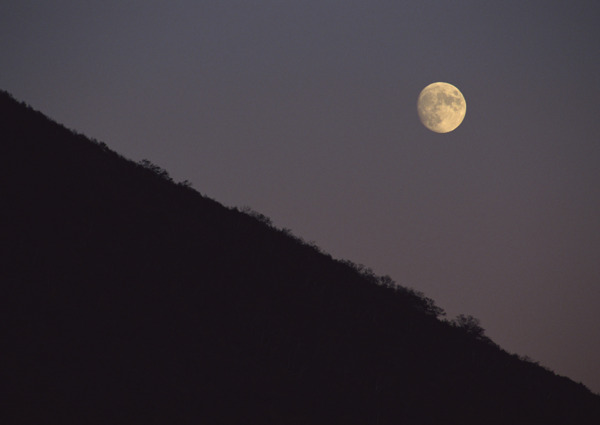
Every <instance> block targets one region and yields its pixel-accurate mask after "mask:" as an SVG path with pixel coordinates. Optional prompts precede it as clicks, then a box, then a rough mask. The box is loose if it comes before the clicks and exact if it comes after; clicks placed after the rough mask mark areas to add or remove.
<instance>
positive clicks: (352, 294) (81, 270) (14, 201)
mask: <svg viewBox="0 0 600 425" xmlns="http://www.w3.org/2000/svg"><path fill="white" fill-rule="evenodd" d="M0 242H1V243H0V282H1V286H0V296H1V298H0V299H1V301H0V302H1V305H0V307H1V312H0V327H1V328H0V330H1V335H0V336H1V349H0V394H1V396H0V405H1V406H2V407H1V409H0V415H2V418H0V423H3V424H67V423H73V424H232V425H233V424H235V425H240V424H310V425H313V424H345V425H347V424H390V425H391V424H393V425H398V424H456V425H459V424H460V425H469V424H473V425H475V424H476V425H482V424H485V425H493V424H503V425H506V424H511V425H514V424H519V425H526V424H544V425H551V424H564V425H574V424H578V425H581V424H594V425H596V424H599V423H600V397H598V396H596V395H594V394H592V393H591V392H590V391H588V390H587V389H586V388H585V387H584V386H583V385H581V384H576V383H574V382H573V381H571V380H569V379H567V378H563V377H559V376H556V375H555V374H554V373H552V372H551V371H548V370H546V369H544V368H542V367H540V366H537V365H535V364H533V363H531V362H528V361H523V360H521V359H520V358H519V357H518V356H515V355H510V354H508V353H506V352H505V351H503V350H502V349H500V348H499V347H498V346H496V345H495V344H494V343H492V342H491V341H490V340H489V339H487V338H485V337H484V336H483V335H482V334H481V332H480V331H481V329H479V328H477V327H476V326H472V325H473V324H472V323H471V324H469V323H465V324H463V325H461V326H457V325H456V324H454V325H452V324H450V323H447V322H445V321H443V320H440V319H439V317H438V316H439V314H440V310H439V309H438V308H436V307H435V306H434V305H433V303H432V302H431V301H430V300H428V299H427V298H424V297H422V296H420V295H419V294H417V293H414V292H412V291H410V290H407V289H404V288H402V287H395V286H394V285H392V284H390V282H389V280H388V279H387V278H377V277H375V276H373V275H372V273H370V272H368V271H365V270H361V268H359V267H356V266H354V265H352V264H351V263H347V262H340V261H335V260H333V259H332V258H331V257H330V256H328V255H326V254H323V253H321V252H319V250H318V249H316V248H315V247H312V246H309V245H307V244H304V243H303V242H302V241H300V240H299V239H297V238H294V237H292V236H290V235H288V234H287V233H286V232H285V231H281V230H277V229H275V228H273V227H272V226H269V225H268V223H266V220H265V219H264V218H262V219H261V217H258V218H257V217H255V216H251V215H248V214H245V213H242V212H240V211H237V210H236V209H227V208H225V207H223V206H221V205H220V204H218V203H217V202H215V201H213V200H211V199H208V198H206V197H203V196H202V195H200V194H199V193H197V192H196V191H194V190H192V189H191V188H189V187H187V185H185V184H175V183H173V182H172V181H170V179H169V178H168V175H167V174H166V172H164V171H163V170H161V169H160V168H158V167H156V166H153V165H152V164H149V163H145V164H136V163H133V162H131V161H128V160H126V159H124V158H122V157H121V156H119V155H118V154H116V153H114V152H112V151H110V150H109V149H108V148H107V147H106V146H105V145H103V144H101V143H97V142H95V141H91V140H89V139H87V138H86V137H84V136H82V135H78V134H75V133H73V132H71V131H69V130H67V129H65V128H64V127H62V126H60V125H58V124H55V123H53V122H52V121H50V120H49V119H47V118H46V117H44V116H43V115H42V114H40V113H38V112H35V111H33V110H31V109H30V108H28V107H26V106H25V105H23V104H19V103H18V102H16V101H14V100H13V99H12V98H11V97H10V96H9V95H7V94H6V93H1V94H0Z"/></svg>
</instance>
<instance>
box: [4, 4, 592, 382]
mask: <svg viewBox="0 0 600 425" xmlns="http://www.w3.org/2000/svg"><path fill="white" fill-rule="evenodd" d="M599 21H600V4H599V3H598V2H597V1H595V0H590V1H578V0H572V1H568V2H567V1H561V2H559V1H553V2H549V1H526V0H505V1H502V2H484V1H480V0H476V1H441V0H440V1H423V0H419V1H398V0H354V1H352V0H297V1H281V0H271V1H267V0H256V1H248V0H246V1H242V0H235V1H230V0H215V1H210V0H203V1H196V0H182V1H177V0H174V1H169V2H167V1H163V2H158V1H149V0H130V1H124V0H105V1H102V2H83V1H78V0H77V1H76V0H72V1H66V0H64V1H53V2H39V1H33V0H20V1H18V2H17V1H13V2H6V1H5V2H2V3H0V58H1V61H2V62H1V65H2V67H1V71H0V88H2V89H4V90H7V91H9V92H10V93H12V94H13V95H14V96H15V97H16V98H17V99H20V100H24V101H26V102H27V103H29V104H31V105H32V106H33V107H34V108H36V109H39V110H41V111H43V112H44V113H46V114H48V115H49V116H50V117H52V118H53V119H55V120H57V121H59V122H61V123H63V124H65V125H66V126H67V127H70V128H73V129H76V130H78V131H80V132H82V133H85V134H86V135H88V136H90V137H94V138H96V139H98V140H100V141H104V142H106V143H107V144H108V146H110V147H111V148H113V149H114V150H116V151H118V152H120V153H122V154H123V155H125V156H127V157H129V158H131V159H134V160H140V159H143V158H147V159H149V160H151V161H153V162H155V163H156V164H158V165H160V166H161V167H164V168H166V169H167V170H168V171H169V172H170V173H171V175H172V177H173V178H174V179H175V180H178V181H180V180H183V179H188V180H190V181H191V182H192V183H193V185H194V187H195V188H196V189H197V190H199V191H200V192H201V193H203V194H206V195H208V196H210V197H212V198H214V199H216V200H218V201H220V202H222V203H224V204H225V205H228V206H238V207H241V206H250V207H252V208H253V209H255V210H257V211H260V212H262V213H264V214H265V215H267V216H269V217H270V218H271V219H273V221H274V223H275V224H276V225H277V226H279V227H286V228H289V229H291V230H292V231H293V232H294V233H295V234H296V235H298V236H301V237H303V238H304V239H305V240H307V241H314V242H316V244H317V245H319V246H320V247H322V248H323V249H324V250H326V251H328V252H330V253H331V254H332V255H333V256H334V257H337V258H345V259H349V260H352V261H354V262H356V263H363V264H365V265H367V266H369V267H371V268H373V270H374V271H375V272H376V273H377V274H389V275H390V276H391V277H392V278H393V279H394V280H396V281H397V282H398V283H400V284H402V285H405V286H409V287H412V288H415V289H417V290H420V291H423V292H424V293H425V294H426V295H427V296H429V297H431V298H433V299H434V300H435V301H436V303H437V304H438V305H439V306H440V307H442V308H444V309H445V310H446V311H447V313H448V316H449V317H450V318H452V317H453V316H455V315H457V314H460V313H465V314H472V315H474V316H475V317H477V318H479V319H480V320H481V322H482V326H483V327H484V328H485V329H486V333H487V335H488V336H490V337H491V338H492V339H493V340H494V341H496V342H497V343H499V344H500V345H501V346H502V347H503V348H505V349H506V350H508V351H510V352H517V353H519V354H521V355H528V356H530V357H531V358H533V359H535V360H538V361H540V363H541V364H542V365H545V366H547V367H549V368H550V369H552V370H554V371H555V372H557V373H559V374H562V375H567V376H569V377H570V378H572V379H574V380H575V381H580V382H583V383H584V384H586V385H587V386H588V387H589V388H590V389H592V390H593V391H595V392H597V393H600V367H598V359H600V258H599V257H600V125H599V124H598V122H599V119H600V44H599V43H598V41H599V38H598V35H599V34H600V33H599V31H598V22H599ZM434 81H445V82H449V83H452V84H454V85H456V86H457V87H458V88H459V89H460V90H461V91H462V92H463V94H464V96H465V98H466V101H467V116H466V118H465V120H464V122H463V123H462V125H461V126H460V127H459V128H458V129H457V130H455V131H454V132H452V133H448V134H436V133H433V132H431V131H428V130H427V129H425V128H424V127H423V126H422V125H421V123H420V122H419V119H418V116H417V112H416V100H417V96H418V95H419V92H420V91H421V89H422V88H423V87H425V86H426V85H428V84H429V83H432V82H434Z"/></svg>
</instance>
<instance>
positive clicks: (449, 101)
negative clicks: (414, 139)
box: [417, 83, 467, 133]
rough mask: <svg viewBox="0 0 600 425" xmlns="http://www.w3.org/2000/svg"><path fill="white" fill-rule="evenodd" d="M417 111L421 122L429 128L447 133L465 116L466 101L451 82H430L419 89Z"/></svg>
mask: <svg viewBox="0 0 600 425" xmlns="http://www.w3.org/2000/svg"><path fill="white" fill-rule="evenodd" d="M417 111H418V112H419V118H420V119H421V122H422V123H423V125H424V126H425V127H427V128H428V129H429V130H431V131H435V132H436V133H449V132H450V131H452V130H454V129H456V127H458V126H459V125H460V123H462V121H463V119H464V118H465V114H466V113H467V102H466V101H465V98H464V97H463V95H462V93H461V92H460V90H458V89H457V88H456V87H454V86H453V85H452V84H448V83H432V84H429V85H428V86H427V87H425V88H424V89H423V90H422V91H421V94H420V95H419V100H418V101H417Z"/></svg>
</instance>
